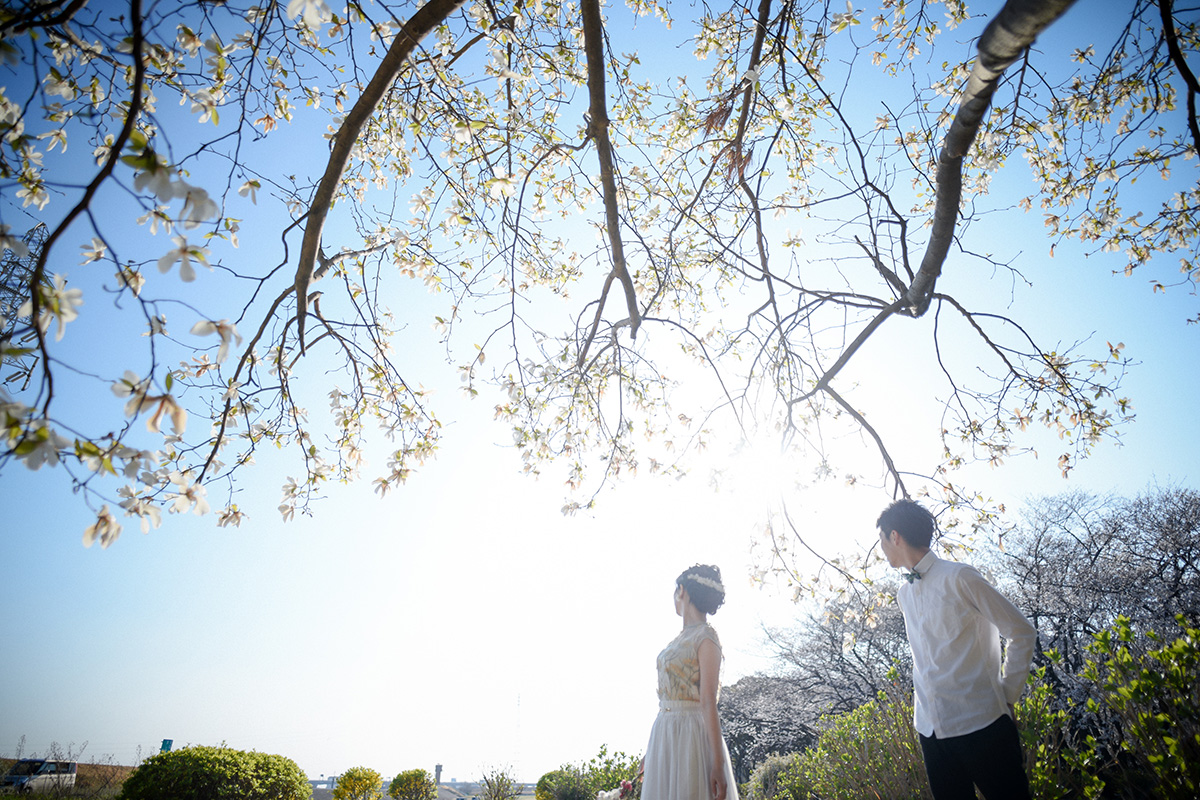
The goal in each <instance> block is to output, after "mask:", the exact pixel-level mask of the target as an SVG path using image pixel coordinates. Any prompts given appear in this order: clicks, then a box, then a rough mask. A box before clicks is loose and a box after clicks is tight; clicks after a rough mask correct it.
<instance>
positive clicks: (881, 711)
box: [784, 690, 932, 800]
mask: <svg viewBox="0 0 1200 800" xmlns="http://www.w3.org/2000/svg"><path fill="white" fill-rule="evenodd" d="M825 722H826V725H827V727H826V728H825V730H824V731H822V733H821V735H820V738H818V739H817V744H816V746H814V747H811V748H809V749H808V750H806V751H805V752H804V755H803V756H802V757H801V760H800V763H799V764H798V765H797V769H792V770H787V771H786V772H785V775H787V776H788V777H787V779H786V781H785V782H784V783H785V786H786V788H787V790H788V792H789V794H790V795H791V796H792V797H793V798H796V800H801V798H804V797H805V795H804V794H803V792H805V791H808V792H810V793H811V794H812V796H814V797H817V798H827V799H829V800H832V798H843V797H886V798H889V799H890V800H908V798H912V800H926V798H931V797H932V795H930V793H929V784H928V781H927V780H926V778H925V766H924V763H923V762H922V759H921V752H920V745H919V744H918V742H917V734H916V731H915V730H914V729H913V724H912V703H911V701H910V700H909V699H908V697H907V696H905V695H902V694H901V693H900V692H898V691H895V690H892V691H890V692H880V693H879V694H878V696H877V697H876V698H875V699H874V700H872V701H871V702H869V703H866V704H864V705H861V706H859V707H858V708H856V709H854V710H853V711H850V712H848V713H845V714H839V715H837V716H835V717H831V718H826V719H825Z"/></svg>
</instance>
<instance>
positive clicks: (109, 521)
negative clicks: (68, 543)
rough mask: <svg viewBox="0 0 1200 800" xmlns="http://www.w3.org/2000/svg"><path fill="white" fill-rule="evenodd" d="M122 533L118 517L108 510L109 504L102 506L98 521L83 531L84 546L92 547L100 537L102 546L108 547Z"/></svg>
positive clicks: (97, 516)
mask: <svg viewBox="0 0 1200 800" xmlns="http://www.w3.org/2000/svg"><path fill="white" fill-rule="evenodd" d="M120 535H121V523H119V522H117V518H116V517H114V516H113V513H112V512H111V511H109V510H108V506H107V505H105V506H101V508H100V513H99V514H97V515H96V521H95V522H94V523H92V524H91V525H89V526H88V528H87V530H85V531H84V532H83V546H84V547H91V546H92V544H94V543H95V541H96V540H97V539H99V540H100V546H101V547H104V548H107V547H108V546H109V545H110V544H112V543H113V542H115V541H116V540H117V537H118V536H120Z"/></svg>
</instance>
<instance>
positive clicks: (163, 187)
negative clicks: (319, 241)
mask: <svg viewBox="0 0 1200 800" xmlns="http://www.w3.org/2000/svg"><path fill="white" fill-rule="evenodd" d="M174 178H175V171H174V170H172V169H171V168H170V167H169V166H167V162H166V160H165V159H163V157H162V156H156V157H155V163H154V166H152V167H150V168H149V169H144V170H142V171H141V172H139V173H138V174H136V175H134V176H133V188H134V190H135V191H138V192H143V191H146V190H147V189H149V190H150V192H151V193H153V194H154V196H155V197H157V198H158V199H159V200H161V201H162V202H164V203H166V202H169V201H170V200H171V199H172V198H175V197H178V196H179V194H178V190H179V187H180V185H181V182H176V181H175V180H174Z"/></svg>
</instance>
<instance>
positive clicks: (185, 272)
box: [158, 236, 208, 283]
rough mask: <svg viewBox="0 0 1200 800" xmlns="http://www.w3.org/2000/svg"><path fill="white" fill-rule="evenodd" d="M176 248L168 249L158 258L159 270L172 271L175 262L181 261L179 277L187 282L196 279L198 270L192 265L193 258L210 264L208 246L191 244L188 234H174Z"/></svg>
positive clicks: (205, 264)
mask: <svg viewBox="0 0 1200 800" xmlns="http://www.w3.org/2000/svg"><path fill="white" fill-rule="evenodd" d="M171 241H173V242H175V245H176V247H175V249H174V250H170V251H168V252H167V253H166V254H164V255H163V256H162V257H161V258H159V259H158V271H159V272H170V271H171V267H173V266H174V265H175V262H176V261H178V262H179V278H180V280H182V281H183V282H185V283H191V282H192V281H194V280H196V270H195V269H194V268H193V267H192V259H196V260H197V261H199V262H200V263H202V264H204V266H206V267H207V266H208V248H207V247H201V246H195V245H189V244H188V241H187V237H186V236H172V237H171Z"/></svg>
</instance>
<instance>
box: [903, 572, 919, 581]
mask: <svg viewBox="0 0 1200 800" xmlns="http://www.w3.org/2000/svg"><path fill="white" fill-rule="evenodd" d="M904 579H905V580H906V581H908V582H909V583H912V582H913V581H919V580H921V573H919V572H917V571H916V570H915V569H914V570H911V571H909V572H906V573H904Z"/></svg>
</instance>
